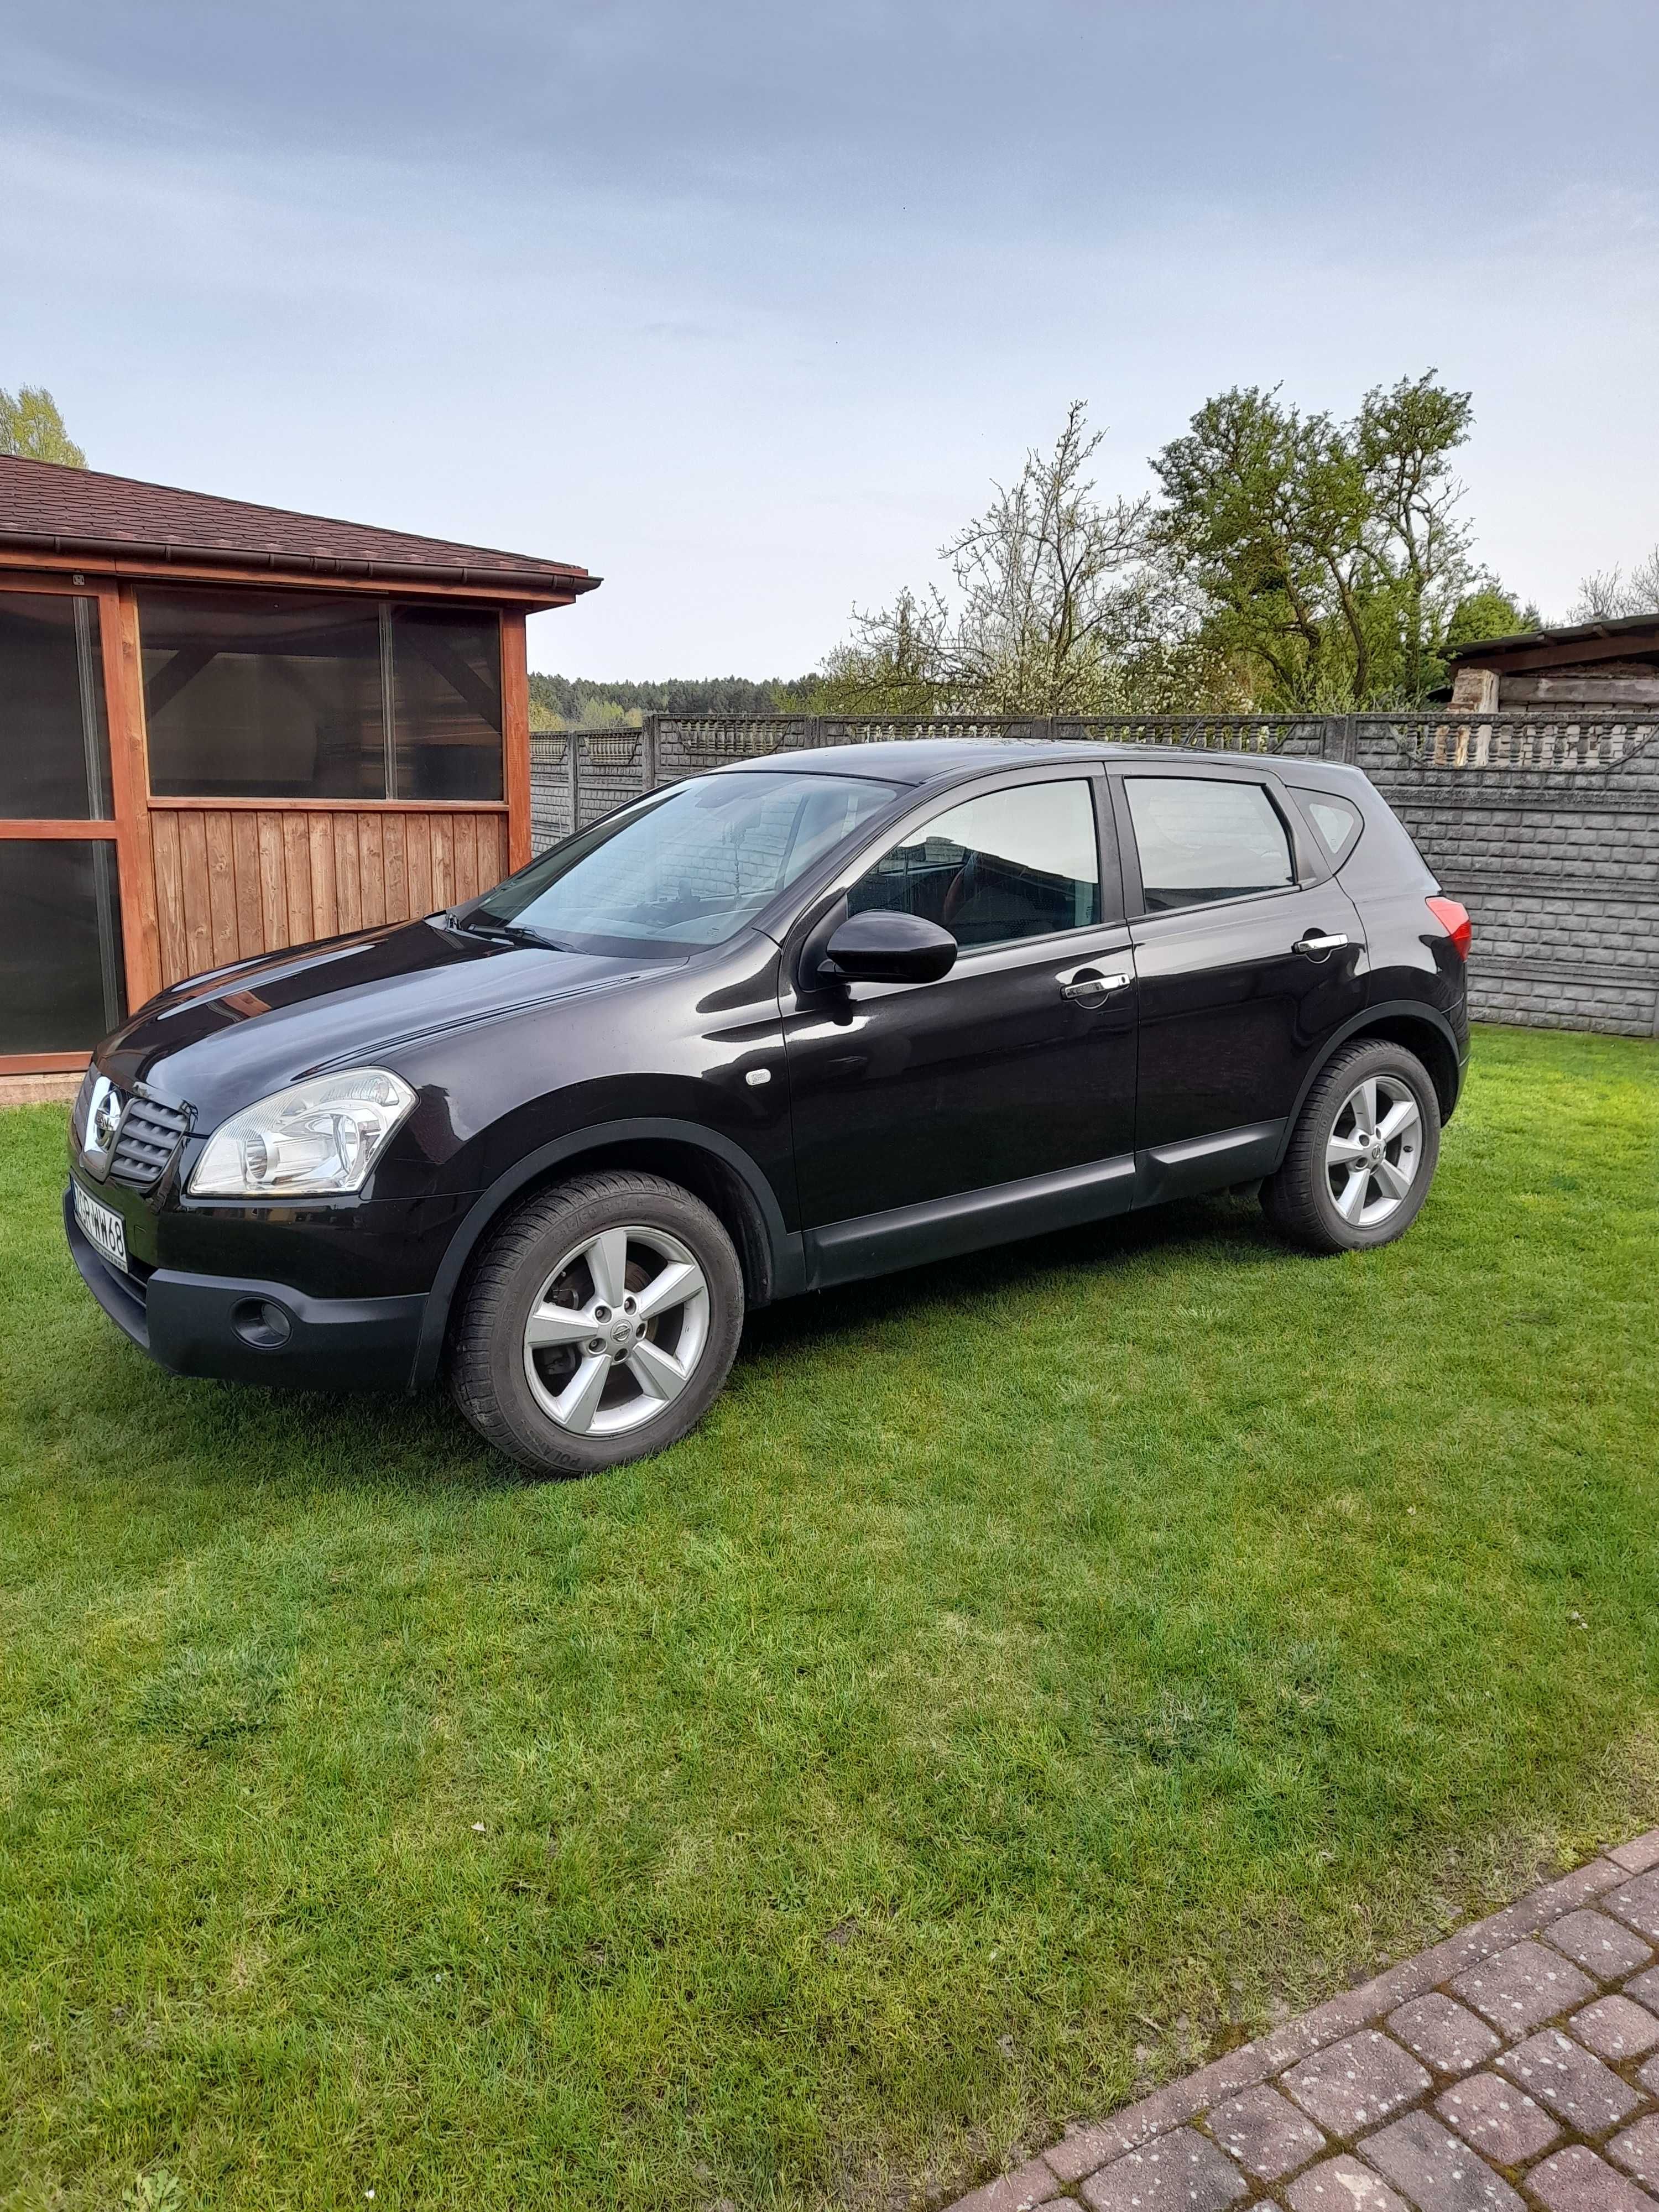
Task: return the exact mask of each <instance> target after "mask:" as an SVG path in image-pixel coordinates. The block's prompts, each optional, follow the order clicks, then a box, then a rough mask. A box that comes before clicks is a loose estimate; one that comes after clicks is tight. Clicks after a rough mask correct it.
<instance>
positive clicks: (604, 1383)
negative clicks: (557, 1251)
mask: <svg viewBox="0 0 1659 2212" xmlns="http://www.w3.org/2000/svg"><path fill="white" fill-rule="evenodd" d="M708 1322H709V1306H708V1281H707V1279H706V1278H705V1276H704V1274H703V1271H702V1267H700V1266H699V1264H698V1262H697V1259H696V1255H695V1254H694V1253H693V1252H692V1251H691V1249H690V1247H689V1246H687V1245H685V1244H683V1243H681V1242H680V1241H679V1239H678V1237H671V1236H670V1235H669V1234H668V1232H667V1231H665V1230H662V1229H654V1228H645V1227H643V1226H641V1225H638V1224H630V1225H627V1226H619V1227H617V1228H611V1229H603V1230H601V1231H599V1234H598V1235H597V1236H593V1237H586V1238H585V1239H584V1240H583V1242H582V1243H580V1244H578V1245H575V1246H574V1247H573V1249H571V1250H570V1251H568V1252H567V1253H566V1254H565V1255H564V1257H563V1258H562V1260H561V1261H559V1264H558V1265H557V1267H555V1268H554V1269H553V1270H552V1272H551V1273H550V1275H549V1276H548V1277H547V1279H546V1280H545V1281H544V1283H543V1285H542V1287H541V1289H540V1290H539V1291H538V1293H537V1295H536V1297H535V1298H534V1299H533V1300H532V1303H531V1307H530V1313H529V1316H528V1318H527V1319H526V1322H525V1328H524V1367H525V1374H526V1377H527V1378H528V1380H529V1383H530V1388H531V1389H532V1392H533V1393H534V1395H535V1398H536V1401H537V1403H538V1405H539V1407H541V1409H542V1411H543V1412H544V1413H545V1414H546V1415H547V1416H548V1418H549V1419H550V1420H552V1421H555V1422H556V1423H557V1424H558V1425H559V1427H560V1428H562V1429H568V1431H571V1433H572V1434H573V1435H576V1436H595V1437H599V1436H617V1435H621V1434H623V1432H625V1431H628V1430H629V1429H637V1428H639V1427H641V1426H642V1425H643V1424H644V1423H646V1422H647V1421H649V1420H653V1419H655V1418H656V1417H657V1415H658V1414H659V1413H662V1412H663V1411H664V1409H665V1407H668V1406H670V1405H671V1404H672V1403H673V1401H674V1400H675V1399H676V1398H678V1396H679V1395H680V1393H681V1392H682V1391H683V1390H684V1389H685V1387H686V1385H687V1383H690V1380H691V1377H692V1376H693V1374H694V1373H695V1372H696V1367H697V1364H698V1362H699V1360H700V1359H701V1358H702V1355H703V1352H704V1351H705V1349H706V1348H707V1346H708Z"/></svg>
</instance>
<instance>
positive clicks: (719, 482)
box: [0, 0, 1659, 677]
mask: <svg viewBox="0 0 1659 2212" xmlns="http://www.w3.org/2000/svg"><path fill="white" fill-rule="evenodd" d="M1656 146H1659V6H1656V5H1655V4H1654V0H1623V4H1599V0H1574V4H1573V5H1571V6H1568V7H1563V6H1561V5H1559V0H1554V4H1549V5H1541V4H1534V0H1504V4H1501V5H1499V4H1494V5H1486V4H1470V0H1364V4H1352V0H1137V4H1121V3H1120V4H1113V0H1097V4H1092V5H1085V4H1066V0H939V4H933V0H916V4H905V0H890V4H885V5H881V4H860V0H836V4H833V5H831V4H818V5H816V6H806V5H802V4H799V0H793V4H792V0H769V4H758V5H745V4H737V0H731V3H729V4H709V0H702V4H700V0H617V3H616V4H608V0H556V4H548V0H535V4H519V3H518V0H471V4H469V5H466V6H461V5H458V4H452V0H400V4H399V5H398V6H397V7H396V8H393V7H392V6H390V5H388V4H386V0H372V3H371V0H355V3H354V0H326V4H321V5H310V4H294V0H267V4H265V5H264V6H261V7H258V8H253V7H238V6H228V5H226V4H225V0H206V4H196V0H173V4H170V5H156V4H154V0H76V4H75V5H74V6H72V7H61V8H58V9H49V8H42V7H40V6H38V5H34V6H30V7H28V8H27V9H24V8H23V7H22V6H21V4H20V0H3V13H0V385H5V386H9V387H13V388H15V386H16V385H17V384H18V383H20V382H28V383H35V384H46V385H47V386H50V387H51V389H52V391H53V392H54V393H55V394H56V395H57V397H58V402H59V404H60V405H61V406H62V407H63V409H64V414H65V416H66V417H67V420H68V422H69V424H70V429H71V431H72V433H73V434H74V435H75V436H76V437H77V438H78V439H79V440H80V441H81V442H82V445H84V446H85V447H86V449H87V452H88V458H89V459H90V460H91V462H92V465H93V466H94V467H95V468H106V469H110V470H113V471H117V472H118V473H121V474H125V475H131V476H138V477H152V478H155V479H157V480H160V481H162V482H165V483H180V484H186V485H190V486H193V487H195V488H197V489H202V490H207V491H216V492H224V493H230V494H234V495H239V496H241V497H244V498H250V499H256V500H264V501H270V502H273V503H275V504H276V505H279V506H285V507H304V508H310V509H313V510H315V511H318V512H321V513H331V514H339V515H345V516H348V517H350V518H352V519H354V520H362V521H368V522H377V523H385V524H388V525H392V526H404V527H407V528H411V529H416V530H421V531H429V532H435V533H438V534H440V535H443V536H449V537H455V538H466V539H470V540H473V541H476V542H479V543H483V544H494V545H503V546H507V547H509V548H511V549H513V550H518V551H525V552H533V553H545V554H550V555H552V556H556V557H558V558H561V559H566V560H572V561H579V562H583V563H585V564H586V566H588V567H589V568H593V569H595V570H597V571H599V573H600V574H603V575H604V576H605V578H606V579H607V580H606V583H605V588H604V590H603V591H601V592H598V593H597V594H595V595H594V596H593V597H592V598H590V599H587V600H586V601H584V602H583V603H581V604H580V605H578V606H576V607H574V608H571V609H568V610H567V611H562V612H561V613H558V614H554V615H548V616H543V617H539V618H538V620H537V622H536V623H533V624H532V633H531V635H532V663H533V664H534V665H538V666H540V667H544V668H548V669H556V670H559V671H563V672H564V673H566V674H572V675H590V676H610V677H622V676H632V677H659V676H665V675H684V676H694V675H720V674H727V673H734V672H735V673H740V674H745V675H753V676H770V675H792V674H795V673H798V672H800V671H803V670H805V669H806V668H808V667H810V666H811V665H814V664H815V663H816V662H817V660H818V659H819V658H820V657H821V655H822V654H823V652H824V651H825V650H826V649H827V648H828V647H829V646H830V645H831V644H833V643H834V642H835V641H836V639H837V637H839V636H840V635H842V633H843V631H844V629H845V627H846V617H847V613H848V606H849V605H850V603H851V602H852V601H853V600H854V599H858V600H859V601H860V602H861V603H865V604H869V603H873V602H878V601H879V600H881V599H884V598H885V597H887V596H888V595H890V592H892V591H893V590H894V589H895V587H896V586H898V585H899V584H900V583H902V581H904V580H906V579H915V580H924V579H925V578H926V576H927V574H928V572H929V570H930V568H931V567H932V563H933V554H934V550H935V549H936V548H937V546H938V544H939V541H940V539H941V538H943V537H944V536H945V534H946V533H947V532H949V531H950V530H951V529H952V528H953V527H954V526H955V525H956V524H957V522H958V521H959V520H962V519H963V518H964V517H965V516H966V515H967V514H968V513H971V512H972V511H974V510H975V508H976V507H979V506H980V505H981V503H982V501H983V499H984V497H985V495H986V493H987V486H988V479H989V478H990V477H992V476H993V475H1003V474H1006V473H1008V472H1009V471H1012V470H1013V469H1014V468H1016V467H1017V466H1018V460H1019V456H1020V453H1021V452H1022V450H1023V449H1024V447H1025V446H1027V445H1028V444H1030V443H1038V442H1046V441H1048V439H1050V438H1051V437H1052V435H1053V433H1054V429H1055V428H1056V427H1057V425H1058V422H1059V418H1060V414H1061V411H1062V410H1063V408H1064V406H1065V404H1066V401H1067V400H1069V399H1070V398H1073V396H1079V397H1083V398H1087V399H1088V401H1089V402H1090V404H1091V411H1092V415H1093V417H1094V420H1095V421H1096V422H1097V424H1099V425H1102V426H1105V427H1106V428H1108V432H1109V435H1108V439H1107V442H1106V445H1105V447H1103V450H1102V453H1101V456H1100V460H1101V464H1102V469H1101V477H1102V481H1103V486H1104V488H1105V489H1109V490H1115V489H1135V488H1139V486H1141V485H1142V484H1144V483H1145V482H1146V455H1147V454H1148V453H1150V452H1152V450H1154V449H1155V448H1156V447H1158V446H1159V445H1161V444H1162V443H1163V442H1164V440H1166V439H1167V438H1169V437H1170V436H1172V435H1175V434H1176V432H1178V431H1179V430H1180V429H1181V428H1182V427H1183V426H1184V424H1185V422H1186V420H1187V418H1188V416H1189V415H1190V414H1191V412H1192V410H1194V407H1196V406H1197V405H1198V404H1199V403H1200V401H1201V400H1202V399H1204V398H1205V397H1206V395H1207V394H1209V393H1212V392H1216V391H1218V390H1221V389H1224V388H1225V387H1226V386H1229V385H1231V384H1235V383H1264V384H1273V383H1282V384H1283V386H1284V387H1285V392H1286V393H1287V395H1289V396H1291V397H1293V398H1296V399H1297V400H1299V401H1301V402H1303V403H1304V404H1306V405H1308V406H1310V407H1329V408H1332V409H1334V410H1338V411H1346V410H1349V409H1351V408H1352V405H1353V404H1354V403H1355V402H1356V401H1357V400H1358V398H1359V396H1360V394H1361V393H1362V392H1363V391H1364V389H1365V387H1366V386H1368V385H1370V384H1373V383H1376V382H1379V381H1383V380H1388V381H1392V380H1394V379H1395V377H1396V376H1398V375H1400V374H1403V373H1405V372H1407V371H1413V372H1415V371H1417V370H1419V369H1422V368H1426V367H1429V366H1434V367H1436V368H1438V369H1439V370H1440V371H1441V372H1442V374H1443V375H1444V376H1446V377H1447V378H1449V379H1450V380H1453V381H1455V383H1457V384H1458V385H1460V386H1468V387H1469V388H1470V389H1472V390H1473V392H1474V400H1475V413H1476V430H1475V435H1474V440H1473V441H1472V442H1471V444H1470V446H1469V447H1468V449H1467V452H1466V454H1465V456H1464V466H1463V474H1464V476H1465V477H1466V479H1467V481H1468V485H1469V488H1470V510H1471V513H1472V514H1473V516H1474V520H1475V522H1476V524H1477V526H1478V531H1479V542H1480V549H1481V550H1482V551H1483V553H1484V555H1485V556H1486V559H1487V560H1488V561H1489V562H1491V563H1492V566H1493V567H1494V568H1496V569H1497V570H1498V572H1499V574H1501V576H1502V577H1503V579H1504V581H1505V583H1506V584H1508V585H1509V586H1510V587H1511V588H1512V589H1514V590H1516V592H1520V593H1522V594H1523V595H1530V596H1533V597H1535V598H1536V599H1538V600H1539V601H1540V602H1541V604H1542V605H1543V606H1544V608H1545V611H1546V612H1547V613H1549V612H1559V611H1560V610H1561V609H1562V608H1564V607H1565V605H1566V603H1567V602H1568V600H1569V599H1571V596H1572V592H1573V589H1574V586H1575V585H1576V582H1577V579H1578V577H1579V576H1580V575H1581V574H1583V571H1584V570H1585V569H1586V568H1592V567H1599V566H1602V565H1605V564H1606V563H1607V562H1611V561H1613V560H1618V559H1624V560H1626V561H1629V560H1630V559H1632V557H1634V556H1639V555H1640V554H1641V553H1642V552H1644V550H1646V548H1647V547H1648V546H1650V544H1653V542H1654V541H1655V539H1656V538H1659V433H1656V405H1655V398H1656V370H1659V157H1656Z"/></svg>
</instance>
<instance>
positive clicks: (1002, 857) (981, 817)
mask: <svg viewBox="0 0 1659 2212" xmlns="http://www.w3.org/2000/svg"><path fill="white" fill-rule="evenodd" d="M847 903H848V911H849V912H851V913H853V914H869V913H871V912H882V913H890V914H914V915H920V916H921V919H922V920H923V921H933V922H937V923H938V924H939V927H941V928H943V929H948V930H949V931H950V933H951V936H952V937H954V938H955V939H956V940H957V944H958V945H1000V944H1004V943H1006V942H1007V940H1009V939H1016V938H1021V937H1048V936H1050V935H1052V934H1053V933H1054V931H1056V930H1063V929H1085V928H1088V927H1091V925H1092V924H1094V923H1097V922H1098V921H1099V920H1100V917H1101V900H1100V853H1099V848H1098V845H1097V842H1096V836H1095V808H1094V798H1093V793H1092V791H1091V787H1090V785H1089V784H1088V783H1087V782H1085V781H1082V780H1080V779H1079V781H1076V782H1071V781H1067V782H1056V783H1031V784H1026V785H1025V786H1024V787H1023V788H1020V789H1018V790H1013V791H993V792H987V793H985V794H984V796H983V797H982V798H979V799H967V800H965V801H964V802H963V804H962V805H959V806H952V807H951V808H949V809H948V810H947V811H945V813H943V814H936V815H935V816H934V817H933V820H932V821H931V822H925V823H921V824H920V826H919V827H917V828H916V829H910V830H907V832H906V833H905V835H904V836H903V838H902V840H901V841H900V842H899V843H898V844H896V845H895V846H893V847H892V848H890V850H889V851H887V852H885V853H884V854H882V856H881V858H880V860H878V861H877V862H876V864H875V866H873V867H872V868H871V869H870V871H869V872H868V873H867V874H866V875H864V876H861V877H860V879H859V881H858V882H857V883H856V884H854V886H853V888H852V890H850V891H849V892H848V899H847Z"/></svg>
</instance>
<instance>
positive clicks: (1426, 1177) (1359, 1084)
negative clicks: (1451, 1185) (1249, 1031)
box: [1261, 1037, 1440, 1252]
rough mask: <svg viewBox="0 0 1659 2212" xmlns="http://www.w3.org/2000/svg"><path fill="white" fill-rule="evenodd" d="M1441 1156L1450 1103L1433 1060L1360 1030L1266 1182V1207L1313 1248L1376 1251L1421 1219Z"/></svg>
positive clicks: (1312, 1096)
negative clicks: (1435, 1078) (1430, 1064)
mask: <svg viewBox="0 0 1659 2212" xmlns="http://www.w3.org/2000/svg"><path fill="white" fill-rule="evenodd" d="M1370 1086H1376V1088H1375V1089H1374V1090H1370V1091H1369V1095H1370V1097H1374V1099H1375V1102H1376V1103H1375V1106H1374V1108H1371V1109H1367V1108H1366V1107H1365V1106H1364V1103H1363V1102H1364V1099H1365V1097H1366V1096H1367V1095H1368V1089H1369V1087H1370ZM1367 1110H1369V1111H1370V1113H1371V1116H1372V1121H1371V1127H1370V1129H1369V1130H1368V1129H1366V1128H1365V1127H1364V1126H1363V1124H1364V1118H1365V1114H1366V1111H1367ZM1413 1116H1414V1118H1413ZM1391 1122H1392V1124H1393V1125H1394V1127H1395V1134H1394V1136H1392V1137H1389V1136H1388V1135H1387V1134H1386V1132H1387V1131H1388V1129H1389V1127H1390V1124H1391ZM1439 1158H1440V1103H1439V1100H1438V1099H1437V1097H1436V1095H1435V1088H1434V1085H1433V1082H1432V1081H1431V1078H1430V1075H1429V1072H1428V1070H1427V1068H1425V1066H1424V1065H1423V1063H1422V1061H1421V1060H1419V1059H1418V1058H1417V1056H1416V1054H1413V1053H1410V1052H1407V1049H1406V1048H1405V1047H1404V1046H1403V1045H1398V1044H1390V1043H1389V1042H1387V1040H1386V1039H1384V1038H1381V1037H1377V1038H1371V1039H1366V1038H1360V1039H1358V1040H1357V1041H1356V1042H1354V1043H1352V1044H1350V1045H1344V1046H1343V1047H1342V1048H1341V1049H1340V1051H1338V1052H1336V1053H1334V1054H1332V1056H1331V1060H1330V1061H1329V1063H1328V1066H1326V1067H1324V1068H1323V1069H1322V1071H1321V1073H1320V1075H1319V1078H1318V1079H1317V1081H1316V1083H1315V1085H1314V1086H1313V1089H1312V1090H1311V1091H1310V1092H1309V1094H1308V1097H1307V1100H1306V1103H1304V1106H1303V1109H1302V1113H1301V1116H1300V1118H1299V1119H1298V1121H1297V1125H1296V1128H1295V1131H1294V1132H1293V1133H1292V1135H1291V1142H1290V1146H1289V1149H1288V1150H1287V1151H1286V1152H1285V1158H1284V1161H1283V1163H1282V1164H1281V1165H1280V1167H1279V1171H1278V1173H1277V1174H1276V1175H1273V1176H1269V1177H1268V1178H1267V1182H1264V1183H1263V1184H1262V1186H1261V1210H1262V1212H1264V1213H1265V1214H1266V1215H1267V1219H1268V1222H1269V1224H1270V1225H1271V1226H1272V1227H1273V1229H1274V1230H1276V1231H1277V1232H1278V1233H1279V1236H1281V1237H1285V1239H1286V1240H1287V1242H1289V1243H1293V1244H1300V1245H1302V1246H1303V1247H1304V1249H1307V1250H1308V1251H1310V1252H1365V1251H1370V1249H1372V1247H1373V1246H1375V1245H1378V1244H1391V1243H1393V1242H1394V1240H1395V1237H1403V1236H1404V1235H1405V1233H1406V1231H1407V1230H1408V1229H1409V1228H1410V1227H1411V1225H1412V1224H1413V1221H1415V1220H1416V1218H1417V1217H1418V1215H1419V1212H1421V1211H1422V1208H1423V1201H1424V1200H1425V1198H1426V1197H1427V1196H1428V1194H1429V1185H1430V1184H1431V1182H1433V1180H1434V1170H1435V1167H1436V1164H1437V1162H1438V1160H1439ZM1402 1183H1403V1188H1402V1187H1401V1186H1402Z"/></svg>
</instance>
